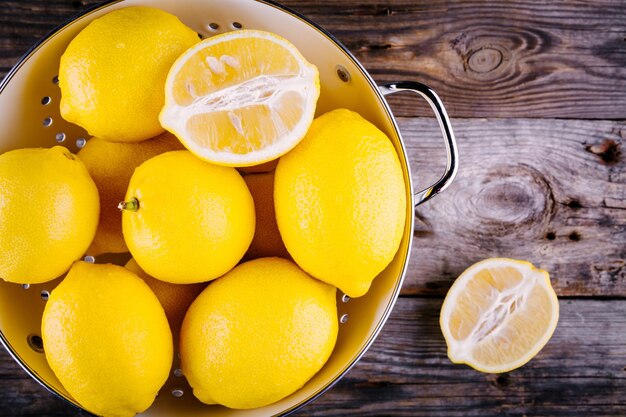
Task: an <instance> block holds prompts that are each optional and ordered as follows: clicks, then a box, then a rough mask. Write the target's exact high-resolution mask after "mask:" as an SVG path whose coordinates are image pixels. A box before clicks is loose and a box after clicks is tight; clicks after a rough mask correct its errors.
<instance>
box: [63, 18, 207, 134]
mask: <svg viewBox="0 0 626 417" xmlns="http://www.w3.org/2000/svg"><path fill="white" fill-rule="evenodd" d="M199 41H200V39H199V38H198V34H197V33H196V32H194V31H193V30H191V29H190V28H188V27H187V26H185V25H184V24H183V23H181V21H180V20H178V18H177V17H176V16H174V15H172V14H170V13H167V12H164V11H162V10H158V9H155V8H151V7H127V8H123V9H119V10H115V11H113V12H111V13H108V14H106V15H104V16H102V17H100V18H98V19H94V20H93V21H92V22H91V23H90V24H89V25H88V26H87V27H86V28H85V29H83V30H82V31H81V32H80V33H79V34H78V35H77V36H76V37H75V38H74V39H73V40H72V41H71V42H70V44H69V46H68V47H67V49H66V51H65V52H64V53H63V55H62V56H61V64H60V68H59V87H60V88H61V116H62V117H63V118H64V119H65V120H67V121H69V122H72V123H75V124H77V125H79V126H81V127H83V128H85V129H86V130H87V131H88V132H89V134H90V135H91V136H97V137H100V138H103V139H107V140H111V141H117V142H137V141H141V140H145V139H149V138H152V137H154V136H157V135H158V134H160V133H161V132H163V130H164V129H163V127H162V126H161V125H160V123H159V112H160V111H161V109H162V108H163V104H164V102H165V95H164V91H163V88H164V86H165V79H166V76H167V73H168V71H169V69H170V67H171V66H172V64H173V63H174V61H175V60H176V58H178V56H179V55H180V54H182V53H183V52H184V51H185V50H186V49H187V48H189V47H191V46H192V45H194V44H195V43H197V42H199Z"/></svg>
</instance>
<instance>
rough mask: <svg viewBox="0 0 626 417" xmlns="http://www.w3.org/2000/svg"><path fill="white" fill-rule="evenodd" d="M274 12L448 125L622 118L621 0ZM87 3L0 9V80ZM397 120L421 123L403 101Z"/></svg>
mask: <svg viewBox="0 0 626 417" xmlns="http://www.w3.org/2000/svg"><path fill="white" fill-rule="evenodd" d="M282 3H283V4H284V5H286V6H288V7H290V8H293V9H294V10H296V11H298V12H300V13H302V14H304V15H305V16H307V17H309V18H311V19H312V20H314V21H316V22H317V23H319V24H320V25H322V26H323V27H324V28H326V29H327V30H329V31H330V32H331V33H333V34H334V35H335V36H336V37H337V38H338V39H339V40H340V41H341V42H343V43H344V44H345V45H346V46H347V47H348V48H349V49H350V50H351V51H352V52H353V53H354V54H355V56H356V57H357V59H359V60H360V61H361V63H362V64H363V65H364V66H365V67H366V68H367V69H368V70H369V71H370V72H371V74H372V75H373V77H374V78H375V79H376V80H377V81H379V82H386V81H398V80H403V79H409V80H418V81H422V82H425V83H427V84H429V85H430V86H431V87H432V88H434V89H435V90H436V91H437V92H438V93H439V95H440V96H441V97H442V98H443V100H444V102H445V103H446V106H447V108H448V111H449V113H450V114H451V115H452V116H453V117H532V118H552V117H559V118H577V119H625V118H626V94H624V91H626V8H625V7H623V6H624V4H623V1H620V0H602V1H594V2H573V1H556V2H550V3H549V4H546V3H545V2H543V1H539V0H534V1H511V2H498V3H496V2H485V1H479V0H475V1H460V0H459V1H447V0H439V1H429V2H418V3H416V2H415V1H409V0H403V1H393V2H380V1H375V0H366V1H360V2H349V3H346V2H331V1H319V0H316V1H306V0H285V1H283V2H282ZM94 4H97V2H96V1H93V0H89V1H79V0H52V1H45V0H30V1H28V2H26V3H25V2H18V1H13V0H10V1H6V0H5V1H4V2H3V5H4V7H2V8H0V73H2V74H3V73H5V72H6V71H7V70H8V69H9V68H10V66H12V65H13V64H15V62H16V61H17V59H18V58H19V56H20V55H21V54H23V53H24V52H25V51H26V50H27V49H28V48H29V47H30V46H31V45H32V44H33V43H34V42H36V41H37V40H38V39H39V38H41V37H42V36H44V35H45V34H46V33H47V32H48V31H49V30H50V29H52V28H53V27H54V26H56V25H57V24H60V23H61V22H63V21H64V20H66V19H68V18H69V17H70V16H72V15H73V14H75V13H77V12H78V11H79V10H81V9H84V8H85V7H86V6H92V5H94ZM243 23H244V24H245V22H243ZM0 75H1V74H0ZM398 112H399V114H400V115H402V116H416V115H421V116H424V115H427V114H428V110H427V109H425V108H421V107H416V106H415V103H414V102H413V101H412V100H409V99H402V100H401V101H400V103H399V105H398Z"/></svg>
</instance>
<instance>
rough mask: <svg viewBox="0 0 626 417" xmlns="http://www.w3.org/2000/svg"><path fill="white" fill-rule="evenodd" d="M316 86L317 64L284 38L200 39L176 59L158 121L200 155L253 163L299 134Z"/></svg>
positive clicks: (240, 34) (251, 34)
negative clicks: (312, 62) (309, 60)
mask: <svg viewBox="0 0 626 417" xmlns="http://www.w3.org/2000/svg"><path fill="white" fill-rule="evenodd" d="M319 91H320V87H319V74H318V71H317V68H316V67H315V66H314V65H312V64H310V63H309V62H307V61H306V59H305V58H304V57H303V56H302V55H301V54H300V52H299V51H298V50H297V49H296V47H295V46H294V45H292V44H291V43H290V42H288V41H287V40H286V39H284V38H281V37H279V36H278V35H275V34H273V33H269V32H263V31H258V30H240V31H234V32H229V33H225V34H222V35H217V36H214V37H211V38H208V39H205V40H204V41H202V42H201V43H199V44H198V45H195V46H194V47H192V48H190V49H189V50H188V51H187V52H185V53H184V54H183V55H182V56H181V57H180V58H179V59H178V60H177V61H176V62H175V63H174V65H173V66H172V69H171V70H170V72H169V75H168V77H167V82H166V84H165V106H164V108H163V110H162V112H161V115H160V120H161V124H162V125H163V126H164V127H165V128H166V129H167V130H169V131H171V132H172V133H174V134H175V135H176V136H177V137H178V138H179V139H180V141H181V142H182V143H183V144H184V145H185V146H186V147H187V149H189V150H190V151H191V152H193V153H194V154H195V155H196V156H198V157H199V158H201V159H204V160H206V161H209V162H213V163H215V164H219V165H227V166H251V165H258V164H261V163H263V162H266V161H270V160H272V159H276V158H278V157H279V156H281V155H283V154H284V153H286V152H288V151H289V150H290V149H292V148H293V147H294V146H296V144H297V143H298V142H299V141H300V140H301V139H302V138H303V137H304V135H305V133H306V131H307V129H308V127H309V125H310V124H311V121H312V120H313V115H314V113H315V105H316V103H317V99H318V97H319Z"/></svg>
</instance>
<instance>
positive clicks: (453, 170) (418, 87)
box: [378, 81, 459, 207]
mask: <svg viewBox="0 0 626 417" xmlns="http://www.w3.org/2000/svg"><path fill="white" fill-rule="evenodd" d="M378 88H379V89H380V92H381V93H382V94H383V95H384V96H386V95H388V94H393V93H397V92H399V91H411V92H413V93H415V94H419V95H420V96H422V98H424V100H426V101H427V102H428V104H430V107H431V108H432V109H433V111H434V112H435V116H437V121H438V122H439V127H440V128H441V133H442V134H443V138H444V139H445V144H446V153H447V156H448V162H447V164H446V170H445V172H444V173H443V175H442V176H441V178H439V180H437V182H435V183H434V184H433V185H431V186H430V187H427V188H424V189H423V190H422V191H419V192H417V193H415V195H414V201H415V207H417V206H419V205H420V204H422V203H423V202H425V201H428V200H430V199H431V198H432V197H434V196H435V195H437V194H438V193H439V192H441V191H443V190H445V189H446V188H448V186H449V185H450V184H451V183H452V181H453V180H454V177H456V174H457V171H458V170H459V152H458V149H457V146H456V139H455V138H454V132H452V125H451V124H450V119H449V118H448V113H446V109H445V107H444V106H443V103H442V102H441V99H440V98H439V96H438V95H437V93H435V92H434V91H433V90H431V89H430V88H429V87H428V86H427V85H424V84H422V83H418V82H415V81H399V82H395V83H389V84H383V85H380V86H378Z"/></svg>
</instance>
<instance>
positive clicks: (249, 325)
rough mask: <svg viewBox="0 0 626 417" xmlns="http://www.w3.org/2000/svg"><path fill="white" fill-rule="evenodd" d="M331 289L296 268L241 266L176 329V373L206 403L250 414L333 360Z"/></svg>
mask: <svg viewBox="0 0 626 417" xmlns="http://www.w3.org/2000/svg"><path fill="white" fill-rule="evenodd" d="M337 332H338V320H337V302H336V288H335V287H333V286H331V285H328V284H325V283H323V282H320V281H318V280H316V279H313V278H311V276H309V275H308V274H307V273H305V272H304V271H302V269H300V268H299V267H298V266H297V265H295V264H294V263H293V262H291V261H288V260H285V259H281V258H260V259H256V260H253V261H249V262H246V263H243V264H241V265H238V266H237V267H236V268H235V269H233V270H232V271H230V272H229V273H228V274H226V275H225V276H223V277H222V278H220V279H218V280H216V281H215V282H213V283H211V284H210V285H209V286H208V287H207V288H206V289H205V290H204V291H203V292H202V293H201V294H200V295H199V296H198V298H197V299H196V300H195V301H194V302H193V304H192V305H191V307H190V308H189V310H188V311H187V315H186V316H185V320H184V321H183V327H182V330H181V343H180V352H181V357H180V359H181V367H182V370H183V373H184V375H185V376H186V377H187V380H188V381H189V384H190V385H191V387H192V388H193V393H194V395H195V396H196V397H197V398H198V399H199V400H200V401H202V402H204V403H207V404H215V403H217V404H222V405H225V406H226V407H229V408H236V409H248V408H255V407H262V406H265V405H268V404H271V403H274V402H276V401H278V400H280V399H282V398H284V397H286V396H288V395H290V394H291V393H293V392H295V391H296V390H297V389H299V388H301V387H302V386H303V385H304V384H305V383H306V382H307V381H308V380H309V379H310V378H311V377H312V376H313V375H315V374H316V373H317V372H318V371H319V370H320V369H321V368H322V366H323V365H324V363H325V362H326V361H327V360H328V358H329V357H330V354H331V352H332V350H333V348H334V346H335V342H336V340H337Z"/></svg>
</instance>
